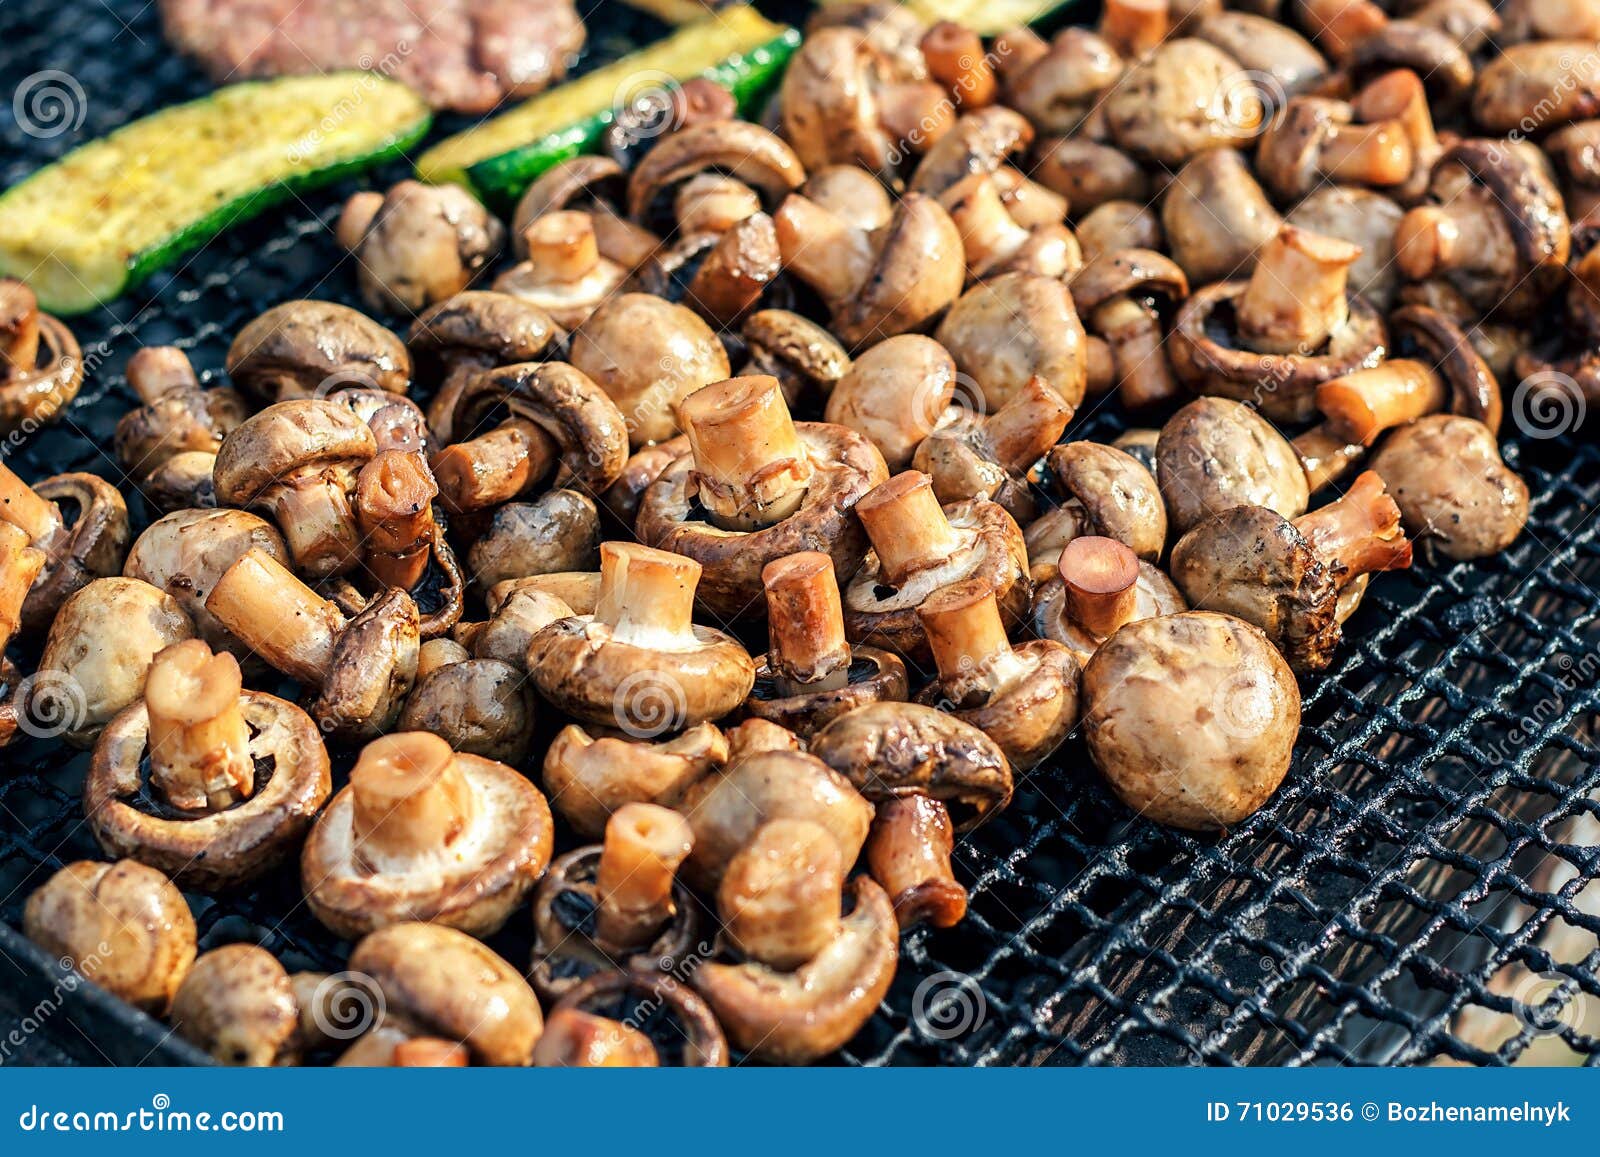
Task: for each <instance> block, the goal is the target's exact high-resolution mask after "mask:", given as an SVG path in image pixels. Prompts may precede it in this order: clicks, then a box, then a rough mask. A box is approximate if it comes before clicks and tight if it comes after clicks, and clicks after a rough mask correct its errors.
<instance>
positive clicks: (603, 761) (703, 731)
mask: <svg viewBox="0 0 1600 1157" xmlns="http://www.w3.org/2000/svg"><path fill="white" fill-rule="evenodd" d="M727 761H728V740H727V739H726V737H724V735H723V734H722V732H721V731H718V730H717V728H716V727H715V726H714V725H712V724H710V723H697V724H696V725H695V726H693V727H691V728H689V729H688V730H686V731H683V732H680V733H679V734H677V735H674V736H672V737H671V738H670V739H663V740H660V741H657V742H653V743H652V742H649V741H647V740H632V739H627V738H623V737H621V736H610V735H590V734H589V733H588V732H587V731H585V730H584V729H583V728H581V727H579V726H578V725H577V724H576V723H569V724H568V725H567V726H566V727H563V728H562V729H561V731H560V733H559V734H558V735H557V736H556V737H555V739H553V740H551V742H550V747H549V749H548V750H546V752H545V756H544V787H545V791H546V792H548V793H549V796H550V801H551V803H552V804H554V805H555V809H556V811H558V812H560V813H561V816H562V818H563V819H565V820H566V821H567V822H568V823H569V824H571V825H572V827H573V828H574V830H576V831H577V832H578V834H579V835H582V836H589V837H591V838H594V837H598V836H599V835H600V833H601V832H602V831H603V830H604V829H605V825H606V820H607V819H609V818H610V817H611V816H612V815H614V814H615V813H616V811H617V810H618V809H619V808H621V807H622V806H624V805H625V804H629V803H654V804H661V805H662V806H664V807H673V806H675V805H676V803H677V801H678V799H679V797H680V796H682V794H683V792H684V791H685V790H686V789H687V788H688V786H689V785H690V784H691V783H694V782H695V781H696V780H698V779H700V778H701V777H702V776H704V775H705V774H706V773H707V772H709V771H710V770H711V769H712V768H714V767H718V766H721V765H722V764H724V763H726V762H727Z"/></svg>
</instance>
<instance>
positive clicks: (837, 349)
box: [739, 309, 850, 409]
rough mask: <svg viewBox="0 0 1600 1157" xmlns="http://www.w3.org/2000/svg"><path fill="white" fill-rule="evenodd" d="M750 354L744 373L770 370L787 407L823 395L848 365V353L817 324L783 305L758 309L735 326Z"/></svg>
mask: <svg viewBox="0 0 1600 1157" xmlns="http://www.w3.org/2000/svg"><path fill="white" fill-rule="evenodd" d="M739 336H740V337H742V338H744V343H745V348H746V349H747V350H748V351H749V356H750V360H749V362H748V363H747V364H746V367H745V369H744V371H743V372H744V373H746V374H770V375H771V376H772V377H775V378H777V379H778V385H779V386H781V387H782V389H783V400H784V401H785V402H787V403H788V404H789V406H790V408H791V409H792V408H793V407H795V406H796V405H797V404H799V403H801V402H810V401H813V400H815V399H819V398H820V399H827V398H829V397H831V396H832V394H833V390H834V387H835V386H836V385H837V384H838V383H839V380H840V379H841V378H843V377H844V376H845V374H847V373H848V372H849V371H850V355H849V354H848V353H846V352H845V348H844V347H843V346H842V345H840V344H839V342H838V339H836V338H835V337H834V336H833V335H832V334H831V333H829V332H828V331H827V330H826V329H824V328H823V327H822V326H820V325H818V324H817V323H816V322H814V321H811V320H809V319H807V318H804V317H801V316H800V315H799V314H798V313H792V312H790V311H789V310H787V309H762V310H757V311H756V312H755V313H752V314H751V315H750V316H749V317H747V318H745V319H744V324H743V325H741V326H740V327H739Z"/></svg>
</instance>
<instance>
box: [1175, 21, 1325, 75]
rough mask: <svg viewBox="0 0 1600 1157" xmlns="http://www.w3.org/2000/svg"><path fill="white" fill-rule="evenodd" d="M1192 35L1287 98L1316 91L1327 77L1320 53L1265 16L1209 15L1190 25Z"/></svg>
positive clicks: (1291, 30)
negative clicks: (1257, 75) (1261, 76)
mask: <svg viewBox="0 0 1600 1157" xmlns="http://www.w3.org/2000/svg"><path fill="white" fill-rule="evenodd" d="M1194 35H1196V36H1198V37H1199V38H1200V39H1201V40H1205V41H1209V42H1210V43H1212V44H1215V45H1216V46H1217V47H1218V48H1220V49H1222V51H1224V52H1226V53H1227V54H1228V55H1229V56H1231V57H1233V58H1234V59H1235V60H1237V61H1238V62H1239V63H1240V64H1242V65H1243V66H1244V67H1245V68H1247V69H1251V70H1256V71H1259V72H1260V73H1262V74H1264V76H1265V77H1268V78H1270V79H1271V83H1272V84H1273V85H1275V86H1276V89H1277V91H1281V92H1284V93H1287V94H1288V95H1289V96H1294V95H1295V94H1296V93H1301V92H1307V91H1309V90H1311V89H1314V88H1317V87H1318V86H1319V85H1321V84H1322V82H1323V81H1324V80H1326V79H1327V77H1328V72H1329V68H1328V61H1327V59H1326V58H1325V57H1324V56H1323V55H1322V53H1320V52H1318V51H1317V49H1316V48H1315V47H1314V46H1313V45H1312V43H1311V42H1310V41H1309V40H1307V39H1306V38H1305V37H1304V36H1301V35H1300V33H1298V32H1296V31H1295V30H1294V29H1293V28H1291V27H1289V26H1288V25H1287V24H1280V23H1279V22H1278V21H1276V20H1274V19H1271V18H1270V17H1269V16H1266V15H1258V14H1257V13H1255V12H1213V13H1212V14H1211V15H1209V16H1206V17H1205V18H1204V19H1202V20H1200V21H1199V22H1198V23H1197V24H1196V25H1195V26H1194Z"/></svg>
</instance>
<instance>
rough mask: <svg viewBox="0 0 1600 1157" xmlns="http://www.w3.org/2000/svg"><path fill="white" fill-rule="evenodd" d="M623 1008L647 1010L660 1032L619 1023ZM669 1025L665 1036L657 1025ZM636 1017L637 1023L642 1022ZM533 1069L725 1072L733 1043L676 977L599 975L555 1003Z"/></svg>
mask: <svg viewBox="0 0 1600 1157" xmlns="http://www.w3.org/2000/svg"><path fill="white" fill-rule="evenodd" d="M619 1008H620V1009H627V1008H633V1009H638V1010H640V1011H646V1010H647V1011H648V1018H647V1019H648V1020H649V1021H650V1022H651V1023H650V1025H649V1026H648V1027H649V1028H651V1029H654V1031H651V1032H648V1033H647V1032H646V1031H644V1029H643V1028H633V1027H630V1023H629V1022H627V1021H620V1020H616V1019H613V1018H614V1017H616V1016H617V1015H618V1014H619ZM659 1018H665V1020H666V1024H665V1025H664V1026H661V1027H660V1028H659V1029H657V1028H655V1022H656V1021H657V1020H658V1019H659ZM637 1019H638V1018H637V1014H635V1016H633V1017H630V1021H634V1022H636V1021H637ZM533 1063H534V1065H536V1066H541V1067H561V1068H596V1067H604V1068H621V1067H628V1068H653V1067H655V1066H657V1065H661V1066H668V1065H677V1066H682V1067H684V1068H723V1067H725V1066H726V1065H727V1064H728V1040H727V1038H726V1037H725V1036H723V1035H722V1028H721V1026H720V1025H718V1024H717V1018H716V1016H715V1015H714V1014H713V1013H712V1011H711V1009H710V1007H709V1006H708V1005H707V1004H706V1002H705V1001H704V1000H702V999H701V998H700V996H699V995H698V994H697V993H696V992H695V991H694V990H693V989H692V988H689V987H687V986H686V985H683V984H679V983H678V982H677V981H676V980H675V979H674V978H673V977H670V976H662V975H659V974H656V973H646V972H597V973H595V974H594V975H593V976H591V977H589V978H588V979H587V980H584V981H582V982H581V983H579V984H578V985H576V986H575V987H573V988H572V989H570V990H569V991H568V992H567V994H566V995H565V996H563V997H562V998H561V999H560V1000H559V1001H557V1002H556V1005H555V1007H554V1008H552V1009H551V1010H550V1016H549V1019H548V1020H546V1022H545V1026H544V1035H543V1036H542V1037H540V1038H539V1047H538V1048H537V1049H535V1050H534V1054H533Z"/></svg>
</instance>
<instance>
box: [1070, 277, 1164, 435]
mask: <svg viewBox="0 0 1600 1157" xmlns="http://www.w3.org/2000/svg"><path fill="white" fill-rule="evenodd" d="M1090 321H1091V323H1092V324H1093V326H1094V328H1095V329H1096V330H1097V331H1098V332H1099V333H1100V335H1101V336H1102V337H1103V338H1104V339H1105V341H1106V344H1107V346H1108V347H1109V348H1110V351H1111V357H1112V363H1113V365H1114V367H1115V369H1114V371H1113V372H1114V376H1115V379H1116V381H1117V383H1118V384H1119V386H1120V387H1121V394H1122V401H1123V404H1124V405H1126V406H1128V407H1129V408H1130V409H1143V408H1146V407H1153V406H1160V405H1164V404H1165V403H1167V402H1169V401H1171V400H1172V399H1173V398H1176V397H1177V396H1178V395H1179V394H1180V393H1181V392H1182V391H1181V390H1180V389H1179V388H1178V381H1177V378H1176V377H1175V376H1174V375H1173V372H1172V366H1171V364H1170V363H1169V362H1168V361H1167V351H1166V341H1167V339H1166V334H1165V333H1163V332H1162V329H1161V318H1160V316H1159V315H1158V314H1157V313H1156V311H1155V309H1154V308H1152V307H1151V306H1149V305H1146V304H1145V303H1143V302H1140V301H1136V300H1134V299H1133V298H1132V297H1129V296H1128V295H1127V294H1125V293H1119V294H1117V295H1116V296H1115V297H1113V298H1111V299H1110V300H1109V301H1105V302H1102V303H1101V304H1100V305H1099V306H1098V307H1096V309H1095V311H1094V316H1093V317H1092V318H1091V319H1090Z"/></svg>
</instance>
